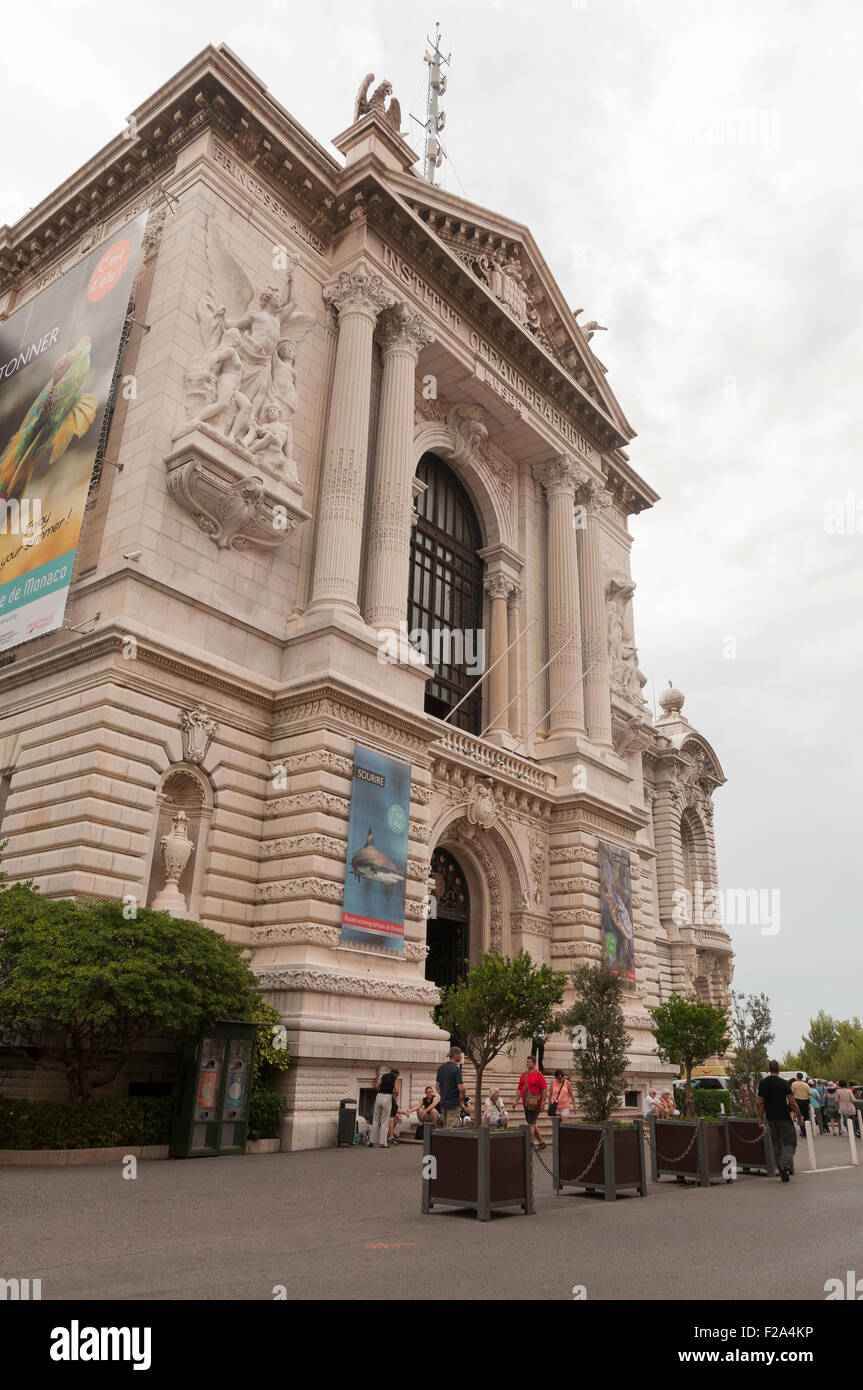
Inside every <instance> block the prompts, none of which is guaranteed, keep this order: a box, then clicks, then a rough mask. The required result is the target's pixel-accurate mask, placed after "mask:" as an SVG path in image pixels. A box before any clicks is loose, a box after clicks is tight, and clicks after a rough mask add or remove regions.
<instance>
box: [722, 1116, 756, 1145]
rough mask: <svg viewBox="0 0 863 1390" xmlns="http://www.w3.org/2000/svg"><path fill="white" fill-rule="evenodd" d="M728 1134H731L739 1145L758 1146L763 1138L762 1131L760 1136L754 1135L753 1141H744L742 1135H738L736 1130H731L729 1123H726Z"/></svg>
mask: <svg viewBox="0 0 863 1390" xmlns="http://www.w3.org/2000/svg"><path fill="white" fill-rule="evenodd" d="M728 1133H729V1134H733V1135H734V1138H735V1139H736V1140H737V1142H738V1143H739V1144H760V1143H761V1141H762V1139H763V1138H764V1131H763V1130H762V1132H761V1133H760V1134H756V1136H755V1138H754V1139H744V1137H743V1135H742V1134H738V1133H737V1131H736V1130H732V1128H731V1122H730V1121H729V1123H728Z"/></svg>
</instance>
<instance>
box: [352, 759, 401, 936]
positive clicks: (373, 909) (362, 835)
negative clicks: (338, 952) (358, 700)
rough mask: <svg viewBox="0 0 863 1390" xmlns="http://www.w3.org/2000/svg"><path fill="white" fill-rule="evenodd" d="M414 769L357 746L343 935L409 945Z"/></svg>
mask: <svg viewBox="0 0 863 1390" xmlns="http://www.w3.org/2000/svg"><path fill="white" fill-rule="evenodd" d="M410 793H411V770H410V765H409V764H408V763H400V762H397V761H396V760H395V759H394V758H387V757H385V756H384V754H383V753H376V752H374V751H373V750H372V749H371V748H361V747H360V745H359V744H356V745H355V747H354V769H353V780H352V782H351V816H350V824H349V827H348V852H347V861H346V864H345V896H344V900H343V904H342V940H343V941H360V942H364V943H365V944H366V945H372V944H374V945H376V946H379V947H381V948H382V949H384V950H387V951H399V952H403V951H404V936H405V879H406V876H407V863H408V827H409V821H410Z"/></svg>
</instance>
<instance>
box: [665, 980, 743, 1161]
mask: <svg viewBox="0 0 863 1390" xmlns="http://www.w3.org/2000/svg"><path fill="white" fill-rule="evenodd" d="M650 1012H651V1015H652V1018H653V1028H652V1029H651V1032H652V1033H653V1036H654V1038H655V1039H656V1052H657V1055H658V1057H659V1059H660V1061H662V1062H672V1063H674V1064H675V1065H678V1066H679V1067H680V1069H681V1071H683V1072H684V1073H685V1075H686V1090H685V1095H684V1110H683V1116H682V1117H681V1118H680V1119H673V1120H671V1119H668V1120H658V1119H657V1118H656V1116H655V1115H651V1117H650V1157H651V1167H652V1173H653V1180H654V1182H658V1181H659V1178H660V1177H661V1176H662V1175H663V1174H665V1173H671V1174H674V1176H675V1177H677V1178H679V1179H680V1180H685V1179H686V1177H694V1178H697V1179H698V1181H699V1182H700V1183H701V1185H702V1186H703V1187H706V1186H707V1185H708V1184H709V1183H710V1180H711V1178H725V1177H726V1176H727V1173H726V1165H725V1153H726V1148H725V1128H724V1120H722V1119H719V1118H717V1119H716V1120H706V1119H704V1118H703V1117H702V1118H699V1119H694V1118H692V1117H693V1102H692V1068H693V1067H697V1066H700V1065H701V1063H702V1062H706V1061H707V1058H708V1057H710V1056H712V1055H713V1054H714V1053H720V1054H721V1053H723V1052H724V1051H725V1050H726V1048H727V1047H728V1046H729V1043H730V1042H731V1039H730V1037H729V1036H728V1032H727V1028H728V1019H727V1016H726V1012H725V1010H724V1009H717V1008H714V1006H713V1005H712V1004H705V1003H704V1001H703V1000H701V999H694V998H693V999H686V998H684V997H683V996H682V995H680V994H673V995H672V996H671V998H670V999H668V1000H666V1002H665V1003H664V1004H660V1006H659V1008H656V1009H651V1011H650Z"/></svg>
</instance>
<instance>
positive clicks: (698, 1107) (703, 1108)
mask: <svg viewBox="0 0 863 1390" xmlns="http://www.w3.org/2000/svg"><path fill="white" fill-rule="evenodd" d="M692 1103H693V1105H694V1107H695V1117H696V1119H697V1118H698V1116H699V1115H703V1116H704V1118H705V1119H706V1120H714V1119H717V1118H719V1107H720V1105H724V1106H725V1113H726V1115H730V1114H731V1111H732V1110H733V1108H734V1107H733V1106H732V1104H731V1092H730V1091H714V1090H710V1091H703V1090H702V1089H701V1087H700V1086H696V1088H695V1090H694V1091H693V1092H692ZM674 1104H675V1105H676V1106H677V1109H678V1110H679V1111H680V1113H681V1114H683V1107H684V1105H685V1104H686V1088H685V1087H684V1086H675V1088H674Z"/></svg>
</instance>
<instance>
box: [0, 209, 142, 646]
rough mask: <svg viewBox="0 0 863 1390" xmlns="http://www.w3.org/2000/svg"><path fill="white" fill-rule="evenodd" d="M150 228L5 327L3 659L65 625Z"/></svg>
mask: <svg viewBox="0 0 863 1390" xmlns="http://www.w3.org/2000/svg"><path fill="white" fill-rule="evenodd" d="M146 220H147V214H146V213H142V214H141V216H140V217H137V218H136V219H135V220H134V221H133V222H129V223H128V224H127V225H126V226H124V227H120V228H118V229H117V230H116V231H114V232H112V233H111V235H110V236H108V238H107V239H106V240H105V241H103V242H102V243H101V245H99V246H97V247H96V248H95V250H93V251H91V252H90V253H89V255H87V256H85V257H83V258H82V259H81V260H80V261H79V262H78V264H77V265H75V266H74V267H73V268H72V269H70V270H67V271H66V272H65V273H64V274H62V275H60V276H58V277H57V278H56V279H54V280H52V281H51V283H50V284H49V285H48V286H46V288H44V289H42V290H41V291H39V293H38V294H35V295H33V297H32V298H30V299H28V300H27V302H26V303H25V304H24V305H22V307H21V308H20V309H16V310H15V312H14V313H12V314H10V315H9V317H8V318H7V319H4V321H3V322H2V323H0V650H4V649H8V648H10V647H16V646H18V644H19V643H21V642H27V641H30V640H31V639H32V638H35V637H41V636H43V635H44V634H45V633H48V632H53V631H54V630H55V629H56V628H58V627H60V626H62V623H63V615H64V613H65V610H66V599H67V596H68V593H69V584H70V582H71V578H72V567H73V564H74V560H75V552H76V550H77V547H78V537H79V534H80V531H81V523H82V520H83V517H84V508H85V506H86V504H87V492H88V488H89V485H90V478H91V475H92V473H93V465H94V463H95V461H96V453H97V450H98V447H99V436H100V432H101V429H102V425H103V422H104V419H105V411H106V409H107V406H108V400H109V397H110V394H111V383H112V381H113V379H114V373H115V367H116V363H117V352H118V349H119V346H120V339H121V335H122V332H123V326H124V324H125V321H126V316H127V312H128V305H129V296H130V292H131V288H132V281H133V279H134V276H135V272H136V270H137V265H138V254H139V251H140V248H141V240H142V237H143V234H144V226H145V224H146Z"/></svg>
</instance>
